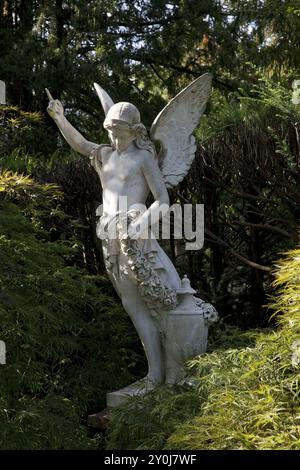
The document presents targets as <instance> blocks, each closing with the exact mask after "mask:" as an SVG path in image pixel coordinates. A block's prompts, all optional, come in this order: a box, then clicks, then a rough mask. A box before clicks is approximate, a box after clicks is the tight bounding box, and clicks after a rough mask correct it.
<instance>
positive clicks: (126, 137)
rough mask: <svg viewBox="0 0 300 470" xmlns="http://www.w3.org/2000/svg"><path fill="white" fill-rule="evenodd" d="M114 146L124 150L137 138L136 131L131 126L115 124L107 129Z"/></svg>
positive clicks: (118, 149) (120, 150) (119, 150)
mask: <svg viewBox="0 0 300 470" xmlns="http://www.w3.org/2000/svg"><path fill="white" fill-rule="evenodd" d="M107 131H108V135H109V138H110V141H111V143H112V146H113V147H114V148H115V149H116V150H117V151H118V152H119V153H121V152H123V151H124V150H126V149H127V147H129V145H130V144H131V143H132V142H133V141H134V140H135V132H134V131H133V130H132V129H130V128H129V127H128V128H127V127H119V126H113V127H109V128H108V129H107Z"/></svg>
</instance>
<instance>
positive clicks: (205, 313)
mask: <svg viewBox="0 0 300 470" xmlns="http://www.w3.org/2000/svg"><path fill="white" fill-rule="evenodd" d="M176 292H177V295H178V299H179V303H178V306H177V307H176V308H175V309H174V310H170V311H169V312H168V317H167V325H166V383H167V384H175V383H178V382H180V381H181V380H182V379H184V378H185V376H186V367H185V362H186V360H187V359H190V358H192V357H194V356H198V355H199V354H202V353H204V352H205V351H206V347H207V336H208V326H209V323H211V322H213V321H216V320H217V317H218V314H217V311H216V309H215V308H214V307H213V306H212V305H211V304H208V303H206V302H204V301H203V300H201V299H199V298H197V297H195V296H194V294H196V291H195V290H194V289H192V287H191V285H190V281H189V279H188V277H187V276H186V275H185V276H184V278H183V279H182V281H181V288H179V289H177V291H176Z"/></svg>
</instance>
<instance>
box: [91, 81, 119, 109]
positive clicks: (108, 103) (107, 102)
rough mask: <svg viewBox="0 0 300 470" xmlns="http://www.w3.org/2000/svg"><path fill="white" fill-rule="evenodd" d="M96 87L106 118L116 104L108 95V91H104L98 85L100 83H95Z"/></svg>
mask: <svg viewBox="0 0 300 470" xmlns="http://www.w3.org/2000/svg"><path fill="white" fill-rule="evenodd" d="M94 87H95V90H96V92H97V95H98V97H99V100H100V102H101V104H102V108H103V111H104V114H105V116H106V115H107V113H108V111H109V109H110V108H111V107H112V106H113V104H114V102H113V100H112V99H111V97H110V96H109V95H108V94H107V93H106V91H105V90H103V88H102V87H101V86H100V85H98V83H94Z"/></svg>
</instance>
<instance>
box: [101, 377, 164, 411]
mask: <svg viewBox="0 0 300 470" xmlns="http://www.w3.org/2000/svg"><path fill="white" fill-rule="evenodd" d="M154 388H155V385H154V384H153V383H152V382H150V381H149V380H148V379H147V377H146V378H144V379H142V380H138V381H137V382H134V383H132V384H131V385H127V387H124V388H121V389H120V390H116V391H115V392H110V393H107V394H106V406H107V407H108V408H115V407H116V406H120V405H122V404H123V403H125V402H126V401H127V400H128V398H130V397H137V396H138V397H142V396H143V395H145V394H146V393H148V392H150V391H151V390H153V389H154Z"/></svg>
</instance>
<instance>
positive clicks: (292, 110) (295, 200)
mask: <svg viewBox="0 0 300 470" xmlns="http://www.w3.org/2000/svg"><path fill="white" fill-rule="evenodd" d="M291 98H292V89H289V88H287V87H286V86H285V85H283V84H281V83H278V82H274V81H273V80H260V82H259V83H258V85H257V86H255V87H254V88H253V90H252V92H251V94H250V95H246V93H245V91H243V93H241V94H237V93H232V94H231V95H230V96H228V97H227V98H225V97H224V96H223V95H221V94H220V92H218V91H215V92H214V93H213V96H212V100H211V102H210V108H209V112H208V113H207V115H206V116H205V118H204V119H202V121H201V124H200V127H199V129H198V132H197V137H198V139H199V143H200V145H199V149H198V154H197V155H196V159H195V161H194V164H193V166H192V168H191V171H190V172H189V174H188V175H187V178H186V179H185V180H184V181H183V182H182V183H181V184H180V190H179V191H178V192H177V195H178V193H179V194H180V196H182V200H183V201H184V202H185V201H187V200H190V199H191V197H193V202H195V203H203V204H204V211H205V245H204V250H201V251H198V252H195V253H194V254H193V256H192V257H191V259H190V262H189V276H190V278H191V279H192V281H193V282H194V283H195V286H196V287H197V288H198V289H199V291H200V293H201V295H203V296H207V299H208V300H209V301H211V300H212V299H213V302H214V303H215V304H216V305H217V307H218V311H219V312H220V314H221V315H222V317H223V318H225V317H226V319H227V322H231V323H234V324H236V325H237V324H238V325H240V326H241V327H242V328H245V327H247V326H252V327H253V326H260V325H266V324H267V323H266V321H268V317H269V314H268V312H267V310H266V308H265V305H266V304H267V297H268V295H269V294H270V293H271V292H272V289H273V288H272V286H271V282H272V276H271V268H272V265H273V263H274V262H275V261H276V259H277V258H278V253H280V252H283V251H286V250H287V249H289V248H291V247H292V246H293V244H294V240H295V239H296V236H297V235H296V227H297V220H298V219H299V217H300V212H299V208H300V193H299V170H298V169H297V168H298V154H299V144H298V141H299V137H298V136H299V130H298V124H297V123H298V122H299V117H300V116H299V109H298V108H299V106H298V107H297V106H295V105H294V104H293V103H292V101H291Z"/></svg>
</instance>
